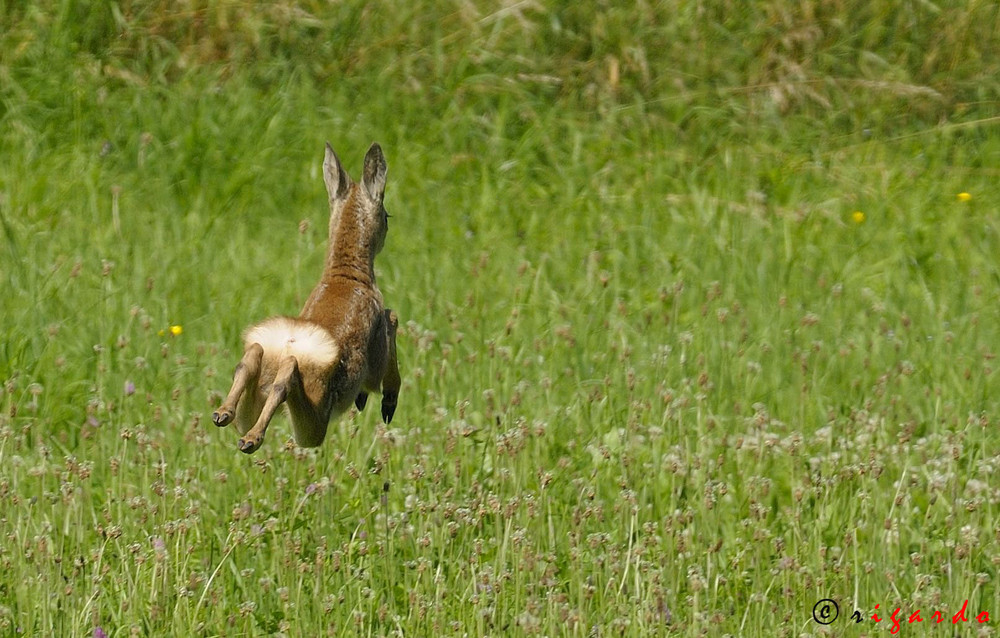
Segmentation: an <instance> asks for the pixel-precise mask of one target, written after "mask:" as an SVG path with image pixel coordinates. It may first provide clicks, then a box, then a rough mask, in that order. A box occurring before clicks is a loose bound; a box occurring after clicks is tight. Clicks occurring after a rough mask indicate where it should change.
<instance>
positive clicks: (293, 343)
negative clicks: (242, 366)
mask: <svg viewBox="0 0 1000 638" xmlns="http://www.w3.org/2000/svg"><path fill="white" fill-rule="evenodd" d="M243 342H244V343H245V344H246V345H248V346H249V345H250V344H253V343H259V344H260V346H261V347H262V348H263V349H264V358H265V359H270V358H271V357H286V356H288V355H291V356H293V357H295V358H296V359H298V361H299V362H300V363H303V364H305V363H313V364H316V365H320V366H324V367H325V366H328V365H331V364H332V363H333V362H334V361H336V360H337V357H338V356H339V349H338V348H337V344H336V343H334V341H333V337H331V336H330V333H329V332H327V331H326V330H325V329H324V328H322V327H321V326H318V325H316V324H314V323H310V322H308V321H300V320H298V319H292V318H290V317H271V318H270V319H265V320H264V321H262V322H260V323H258V324H257V325H255V326H251V327H250V328H248V329H247V331H246V333H245V334H244V335H243Z"/></svg>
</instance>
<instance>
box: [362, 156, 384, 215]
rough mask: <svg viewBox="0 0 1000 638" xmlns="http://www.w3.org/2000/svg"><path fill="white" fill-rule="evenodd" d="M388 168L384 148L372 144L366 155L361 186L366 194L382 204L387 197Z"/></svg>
mask: <svg viewBox="0 0 1000 638" xmlns="http://www.w3.org/2000/svg"><path fill="white" fill-rule="evenodd" d="M387 170H388V167H387V166H386V164H385V156H384V155H382V147H381V146H379V145H378V144H377V143H376V144H372V145H371V148H369V149H368V152H367V153H366V154H365V168H364V172H363V173H362V175H361V185H362V186H364V187H365V192H366V193H368V196H369V197H370V198H372V199H373V200H374V201H377V202H381V201H382V197H383V195H385V174H386V171H387Z"/></svg>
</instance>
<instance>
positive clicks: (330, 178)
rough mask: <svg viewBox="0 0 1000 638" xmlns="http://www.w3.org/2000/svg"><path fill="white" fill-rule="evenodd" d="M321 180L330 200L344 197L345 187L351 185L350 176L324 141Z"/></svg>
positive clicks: (328, 144)
mask: <svg viewBox="0 0 1000 638" xmlns="http://www.w3.org/2000/svg"><path fill="white" fill-rule="evenodd" d="M323 181H324V182H325V183H326V194H327V195H328V196H329V198H330V201H331V202H333V201H335V200H338V199H343V198H344V197H346V196H347V189H348V188H350V186H351V178H350V177H348V176H347V171H345V170H344V166H343V165H342V164H341V163H340V158H339V157H337V154H336V153H334V152H333V147H332V146H330V143H329V142H327V143H326V155H325V156H324V157H323Z"/></svg>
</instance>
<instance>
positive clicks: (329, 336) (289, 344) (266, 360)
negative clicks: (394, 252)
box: [212, 144, 400, 454]
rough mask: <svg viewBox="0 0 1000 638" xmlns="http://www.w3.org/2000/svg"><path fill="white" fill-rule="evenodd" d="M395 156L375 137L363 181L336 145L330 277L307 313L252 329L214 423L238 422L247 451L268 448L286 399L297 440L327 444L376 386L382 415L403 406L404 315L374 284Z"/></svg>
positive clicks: (329, 179) (327, 177)
mask: <svg viewBox="0 0 1000 638" xmlns="http://www.w3.org/2000/svg"><path fill="white" fill-rule="evenodd" d="M386 168H387V167H386V162H385V157H384V156H383V155H382V149H381V148H380V147H379V145H378V144H372V146H371V148H370V149H368V153H367V154H366V155H365V161H364V169H363V173H362V178H361V182H360V183H359V184H356V183H354V182H353V181H352V180H351V178H350V177H349V176H348V175H347V172H346V171H345V170H344V167H343V166H342V165H341V163H340V159H339V158H338V157H337V154H336V153H334V152H333V149H332V148H331V147H330V145H329V144H327V145H326V157H325V158H324V160H323V181H324V182H326V190H327V194H328V195H329V200H330V233H329V244H328V247H327V256H326V263H325V265H324V268H323V276H322V277H321V278H320V280H319V283H318V284H317V285H316V287H315V288H314V289H313V291H312V294H310V295H309V299H308V300H307V301H306V304H305V307H304V308H303V309H302V312H301V314H299V316H298V317H294V318H293V317H272V318H270V319H266V320H264V321H262V322H260V323H258V324H255V325H253V326H250V328H248V329H247V330H246V332H245V333H244V335H243V343H244V352H243V358H242V359H241V360H240V362H239V364H237V366H236V372H235V373H234V375H233V385H232V388H231V389H230V390H229V394H228V395H227V396H226V399H225V401H223V403H222V405H221V406H219V409H218V410H216V411H215V412H213V413H212V421H213V422H214V423H215V424H216V425H218V426H219V427H222V426H225V425H228V424H229V423H231V422H232V423H235V425H236V429H237V430H238V431H239V433H240V434H241V435H242V436H241V438H240V441H239V448H240V450H242V451H244V452H246V453H247V454H250V453H252V452H254V451H256V450H257V448H259V447H260V445H261V443H262V442H263V440H264V433H265V432H266V431H267V426H268V424H269V423H270V422H271V418H272V417H273V416H274V413H275V411H276V410H277V409H278V408H279V407H280V406H281V404H282V403H285V404H286V405H287V406H288V412H289V415H290V416H291V421H292V433H293V435H294V438H295V442H296V443H297V444H299V445H301V446H303V447H315V446H318V445H319V444H321V443H322V442H323V439H324V438H325V437H326V429H327V426H328V424H329V422H330V419H332V418H333V417H335V416H337V415H339V414H342V413H343V412H345V411H347V410H348V409H350V407H351V405H352V404H353V405H356V406H357V408H358V409H359V410H361V409H363V408H364V407H365V402H366V401H367V400H368V393H369V392H381V393H382V419H383V420H384V421H385V422H386V423H389V422H390V421H391V420H392V415H393V413H394V412H395V410H396V402H397V399H398V397H399V387H400V377H399V367H398V364H397V362H396V325H397V319H396V313H394V312H393V311H392V310H389V309H388V308H385V306H384V304H383V301H382V293H381V292H379V289H378V286H377V285H376V284H375V255H377V254H378V253H379V251H381V250H382V246H383V244H384V243H385V235H386V232H387V231H388V217H389V216H388V214H387V213H386V210H385V206H383V203H382V199H383V196H384V194H385V176H386Z"/></svg>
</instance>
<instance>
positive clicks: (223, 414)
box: [212, 408, 235, 428]
mask: <svg viewBox="0 0 1000 638" xmlns="http://www.w3.org/2000/svg"><path fill="white" fill-rule="evenodd" d="M234 416H235V414H234V413H233V411H232V410H228V409H226V408H219V409H218V410H216V411H215V412H213V413H212V423H214V424H215V425H217V426H219V427H220V428H224V427H226V426H227V425H229V424H230V423H232V421H233V417H234Z"/></svg>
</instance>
